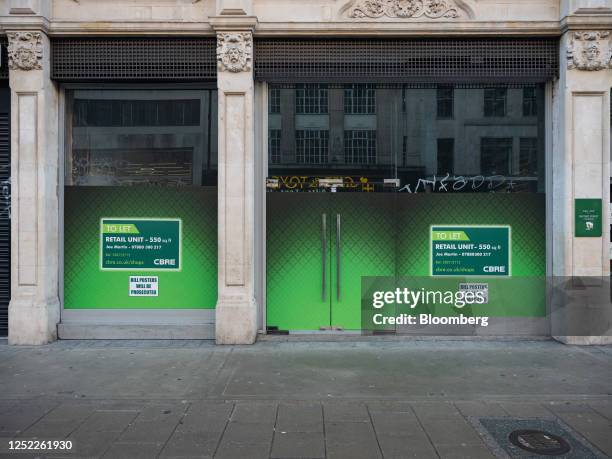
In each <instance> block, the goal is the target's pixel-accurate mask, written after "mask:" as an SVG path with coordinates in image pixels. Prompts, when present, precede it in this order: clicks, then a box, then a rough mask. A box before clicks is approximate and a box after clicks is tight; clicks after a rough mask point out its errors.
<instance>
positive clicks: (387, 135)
mask: <svg viewBox="0 0 612 459" xmlns="http://www.w3.org/2000/svg"><path fill="white" fill-rule="evenodd" d="M611 32H612V3H611V2H610V1H609V0H599V1H587V0H584V1H579V0H575V1H568V2H560V1H558V0H539V1H535V2H534V1H531V2H529V3H527V2H518V1H516V2H512V3H511V4H508V3H502V2H497V1H486V2H485V1H479V2H476V1H468V0H461V1H460V0H445V1H429V0H425V1H391V0H389V1H387V0H376V1H363V0H353V1H346V2H333V1H325V0H321V1H317V2H302V3H297V4H296V2H293V1H287V0H269V1H268V0H266V1H258V0H217V1H216V2H212V1H206V0H202V1H195V2H192V1H191V0H189V1H187V0H155V1H150V2H139V1H133V2H125V1H122V2H119V1H114V0H105V1H102V2H100V1H97V2H93V1H89V0H80V1H79V2H75V1H74V0H54V1H53V2H45V1H38V0H27V1H17V0H6V1H5V2H3V3H0V35H3V34H4V35H6V42H0V43H3V47H4V50H3V52H6V56H7V59H3V60H2V68H3V69H7V70H8V72H6V73H7V77H8V81H7V78H4V80H0V82H2V81H4V82H5V85H6V82H8V85H7V86H8V87H10V121H11V123H10V133H11V136H10V147H11V148H10V157H11V168H10V170H11V173H10V177H11V179H10V185H11V187H12V188H11V189H12V192H10V196H11V214H10V222H11V257H10V258H11V266H10V268H11V269H10V276H11V284H10V286H11V288H10V295H11V296H10V298H11V300H10V305H9V310H8V324H9V327H8V336H9V342H11V343H14V344H42V343H47V342H50V341H53V340H55V339H58V338H60V339H98V338H99V339H112V338H117V339H126V338H156V339H216V341H217V343H219V344H247V343H253V342H254V341H255V340H256V338H257V336H258V334H274V333H283V334H285V333H289V334H293V333H295V334H316V333H324V334H332V335H342V334H354V333H364V332H367V333H368V334H375V333H377V332H389V331H393V332H394V333H398V332H399V330H398V329H393V330H389V329H386V328H384V327H383V329H373V330H372V329H368V327H367V326H364V323H365V322H364V320H365V319H364V311H363V298H364V291H367V289H368V288H371V285H372V284H368V282H370V281H369V280H368V279H374V278H378V279H385V280H384V281H381V282H402V281H406V282H409V283H412V284H413V285H419V286H421V287H422V288H423V289H426V288H428V287H427V286H428V285H429V282H431V280H432V279H434V280H435V282H437V284H436V285H446V284H444V283H445V282H446V283H448V282H451V283H452V282H455V283H456V280H457V278H458V277H462V278H463V277H467V278H472V281H470V282H468V283H469V284H470V285H471V287H470V288H476V287H477V286H482V285H485V284H486V285H487V287H486V288H487V289H488V291H489V292H490V293H491V295H492V296H491V303H493V304H494V303H495V302H496V301H497V299H496V298H497V297H495V295H496V294H498V293H495V292H496V290H495V289H496V288H497V286H498V285H499V291H500V292H506V293H505V294H504V295H505V297H506V298H509V297H513V299H512V300H511V301H510V300H508V301H506V300H504V302H503V303H504V304H503V307H502V306H500V310H499V311H498V314H497V317H496V319H495V321H493V320H492V325H491V326H490V327H488V328H487V329H486V330H485V329H480V331H479V332H476V333H473V334H477V335H488V336H501V335H504V336H506V335H510V336H551V335H552V336H555V337H556V338H558V339H560V340H562V341H564V342H571V343H577V344H592V343H602V342H608V340H609V339H610V336H609V335H606V333H604V332H601V333H599V332H598V333H592V334H591V335H589V334H588V333H581V334H580V336H578V333H576V334H575V335H574V334H573V333H570V332H567V333H556V332H555V328H554V327H551V321H553V320H559V318H558V317H557V318H556V319H555V318H554V317H553V315H552V314H551V295H550V283H548V282H547V279H551V278H563V277H572V276H580V277H588V278H593V279H595V278H599V279H609V275H610V255H609V253H610V250H609V247H610V242H609V241H610V229H609V228H610V216H609V211H608V208H609V204H608V203H609V202H610V159H611V158H610V155H611V152H610V88H611V87H612V33H611ZM1 76H2V73H1V72H0V78H1ZM0 91H2V87H0ZM6 92H7V97H6V98H3V99H2V100H3V101H4V100H8V89H7V90H6ZM1 113H2V111H1V110H0V116H1ZM579 212H583V215H587V217H588V219H589V220H588V225H586V226H585V228H582V223H583V221H582V220H580V218H579V216H578V213H579ZM593 215H594V216H595V217H593ZM593 218H595V220H593ZM447 237H451V238H456V241H454V242H453V243H450V242H449V243H447V241H446V240H445V238H447ZM462 242H463V243H462ZM468 242H470V243H473V244H468ZM453 251H454V252H453ZM461 251H463V252H461ZM485 258H486V261H483V260H484V259H485ZM466 260H467V261H466ZM476 277H478V278H482V279H485V282H484V283H483V282H482V280H478V281H477V282H476V281H474V278H476ZM390 279H391V280H392V281H390ZM371 282H378V280H376V279H374V280H372V281H371ZM474 286H476V287H474ZM453 288H456V286H455V287H453ZM499 295H501V294H499ZM513 295H516V296H513ZM496 307H497V306H496ZM562 320H568V319H567V318H563V319H562ZM464 331H465V330H464ZM408 333H414V334H423V333H424V330H423V329H422V328H418V329H416V330H413V331H412V332H410V331H408ZM425 334H430V335H431V334H433V335H439V334H446V332H444V333H440V331H439V329H435V328H434V329H432V330H428V331H427V332H426V333H425ZM468 334H472V333H468Z"/></svg>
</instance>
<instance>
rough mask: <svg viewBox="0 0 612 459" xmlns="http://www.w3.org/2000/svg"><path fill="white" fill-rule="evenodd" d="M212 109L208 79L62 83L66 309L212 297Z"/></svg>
mask: <svg viewBox="0 0 612 459" xmlns="http://www.w3.org/2000/svg"><path fill="white" fill-rule="evenodd" d="M217 119H218V117H217V91H216V90H215V89H212V88H211V89H206V88H202V89H198V88H195V87H192V86H190V87H185V89H180V87H178V85H177V86H173V87H168V88H166V87H159V88H151V87H149V86H148V85H147V86H144V87H134V86H129V87H125V88H123V89H120V88H109V87H105V86H92V87H91V88H88V89H86V88H83V89H70V88H66V112H65V116H64V120H65V126H64V127H63V128H64V133H65V136H64V137H65V156H64V158H65V161H64V163H65V170H64V182H65V186H64V190H63V228H64V234H63V246H64V254H63V262H64V267H63V269H64V280H63V290H64V291H63V300H64V302H63V307H64V308H65V309H71V310H75V312H76V310H82V309H95V310H99V311H102V310H108V309H115V310H133V311H132V312H130V314H131V316H132V317H139V316H138V313H137V312H134V310H141V311H143V312H141V314H142V317H143V320H146V319H145V317H149V316H151V315H155V312H152V311H154V310H171V309H189V310H199V309H214V308H215V305H216V303H217V285H218V276H217V274H218V265H217V253H218V250H217V234H218V229H217V215H218V212H217V203H218V196H217V168H218V167H217V164H218V159H217V158H218V154H217ZM194 279H195V280H197V281H194ZM186 286H188V288H186ZM144 310H146V311H144ZM77 314H80V312H77ZM109 320H111V321H112V319H109Z"/></svg>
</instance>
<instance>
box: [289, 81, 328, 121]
mask: <svg viewBox="0 0 612 459" xmlns="http://www.w3.org/2000/svg"><path fill="white" fill-rule="evenodd" d="M327 105H328V93H327V85H325V84H299V85H297V86H296V90H295V106H296V113H299V114H304V115H316V114H322V113H327V111H328V108H327Z"/></svg>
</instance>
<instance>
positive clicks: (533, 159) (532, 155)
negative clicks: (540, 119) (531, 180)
mask: <svg viewBox="0 0 612 459" xmlns="http://www.w3.org/2000/svg"><path fill="white" fill-rule="evenodd" d="M519 175H525V176H537V175H538V138H537V137H521V139H520V151H519Z"/></svg>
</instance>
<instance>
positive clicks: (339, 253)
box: [336, 214, 342, 301]
mask: <svg viewBox="0 0 612 459" xmlns="http://www.w3.org/2000/svg"><path fill="white" fill-rule="evenodd" d="M341 223H342V222H341V217H340V214H336V255H337V256H336V284H337V286H336V299H337V300H338V301H340V280H341V279H342V275H341V273H340V268H341V266H342V263H341V256H342V235H341V233H342V229H341Z"/></svg>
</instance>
